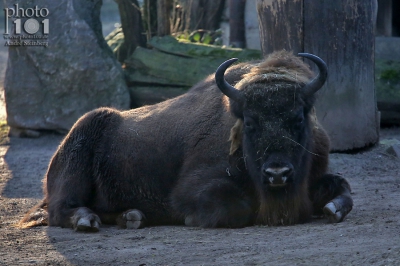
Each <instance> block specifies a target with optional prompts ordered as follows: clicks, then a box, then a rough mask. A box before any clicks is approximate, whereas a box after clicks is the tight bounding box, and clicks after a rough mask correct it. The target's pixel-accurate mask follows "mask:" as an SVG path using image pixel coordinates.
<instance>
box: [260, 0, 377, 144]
mask: <svg viewBox="0 0 400 266" xmlns="http://www.w3.org/2000/svg"><path fill="white" fill-rule="evenodd" d="M376 8H377V7H376V1H359V0H337V1H331V0H320V1H314V0H299V1H288V0H258V16H259V19H260V31H261V32H260V34H261V46H262V50H263V53H264V54H269V53H271V52H273V51H275V50H280V49H286V50H288V51H293V52H294V53H298V52H307V53H312V54H315V55H317V56H319V57H321V58H322V59H323V60H325V62H326V63H327V65H328V68H329V70H328V80H327V82H326V84H325V85H324V87H323V88H322V89H321V90H320V92H319V95H318V96H319V99H318V101H317V103H316V107H317V115H318V118H319V121H320V122H321V124H322V125H323V126H324V128H325V129H326V130H327V132H328V134H329V136H330V138H331V142H332V149H333V150H340V151H343V150H350V149H354V148H362V147H365V146H368V145H371V144H374V143H376V142H377V141H378V139H379V121H378V120H379V118H378V112H377V106H376V97H375V91H374V63H375V61H374V52H375V51H374V44H375V35H374V22H375V21H374V17H375V13H376ZM310 65H311V66H312V67H313V68H314V69H315V66H314V65H313V64H310Z"/></svg>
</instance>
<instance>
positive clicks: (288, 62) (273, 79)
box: [215, 52, 327, 190]
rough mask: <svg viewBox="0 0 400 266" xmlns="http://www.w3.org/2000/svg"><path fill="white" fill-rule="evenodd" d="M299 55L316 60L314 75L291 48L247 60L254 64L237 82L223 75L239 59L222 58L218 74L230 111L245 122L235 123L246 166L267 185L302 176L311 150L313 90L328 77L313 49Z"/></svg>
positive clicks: (278, 185)
mask: <svg viewBox="0 0 400 266" xmlns="http://www.w3.org/2000/svg"><path fill="white" fill-rule="evenodd" d="M299 56H301V57H305V58H308V59H310V60H311V61H313V62H314V63H315V64H316V65H317V66H318V68H319V74H318V75H317V76H316V77H315V78H314V79H312V72H311V70H310V69H309V68H308V66H307V65H306V64H304V63H303V61H302V60H301V59H300V58H298V57H295V56H293V55H292V54H289V53H287V52H280V53H275V54H272V55H271V56H270V57H269V58H267V60H266V61H264V62H261V63H259V64H255V65H251V66H249V65H243V67H247V68H249V67H251V69H250V70H249V71H248V73H247V74H245V75H244V76H243V77H242V79H241V80H240V81H239V82H238V83H237V84H236V85H235V86H236V88H234V87H233V86H231V85H230V84H228V82H226V80H225V78H224V74H225V71H226V69H227V68H228V67H229V66H230V65H231V64H232V63H233V62H235V61H236V59H230V60H228V61H226V62H224V63H223V64H222V65H221V66H220V67H219V68H218V70H217V71H216V74H215V79H216V83H217V85H218V87H219V89H220V90H221V91H222V92H223V93H224V94H225V95H226V96H228V97H229V98H230V108H231V112H232V113H233V114H234V115H235V116H236V117H237V118H238V119H239V120H238V121H239V124H242V126H240V127H237V128H240V130H242V132H240V133H241V134H242V140H241V146H242V150H243V156H244V158H245V162H246V167H247V170H248V172H249V173H250V175H251V176H252V178H253V179H254V181H255V182H256V183H258V184H259V185H260V186H262V187H265V188H266V189H274V190H275V189H279V188H284V187H287V186H288V185H290V184H295V183H300V182H302V180H304V177H305V175H306V173H307V171H308V168H309V164H310V156H312V149H313V138H312V126H313V121H312V119H313V118H314V117H313V114H312V113H313V112H312V110H313V104H314V101H315V96H314V95H315V93H316V92H317V91H318V90H319V89H320V88H321V87H322V85H323V84H324V82H325V80H326V77H327V67H326V64H325V62H324V61H323V60H322V59H320V58H319V57H317V56H315V55H311V54H306V53H301V54H299ZM237 124H238V123H237ZM236 126H237V125H236ZM316 156H317V155H316Z"/></svg>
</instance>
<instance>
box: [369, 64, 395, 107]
mask: <svg viewBox="0 0 400 266" xmlns="http://www.w3.org/2000/svg"><path fill="white" fill-rule="evenodd" d="M375 90H376V96H377V99H378V101H382V102H397V103H400V62H397V61H391V60H380V59H377V60H376V61H375Z"/></svg>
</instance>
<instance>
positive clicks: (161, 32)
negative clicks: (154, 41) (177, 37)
mask: <svg viewBox="0 0 400 266" xmlns="http://www.w3.org/2000/svg"><path fill="white" fill-rule="evenodd" d="M171 8H172V3H171V1H170V0H158V1H157V36H160V37H161V36H165V35H170V34H171V27H170V22H169V19H170V15H171Z"/></svg>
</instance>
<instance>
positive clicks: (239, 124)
mask: <svg viewBox="0 0 400 266" xmlns="http://www.w3.org/2000/svg"><path fill="white" fill-rule="evenodd" d="M242 136H243V120H242V119H238V120H236V123H235V125H234V126H233V127H232V128H231V135H230V136H229V141H230V142H231V149H230V151H229V155H233V154H234V153H235V152H236V151H237V150H238V149H239V148H240V145H242Z"/></svg>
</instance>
